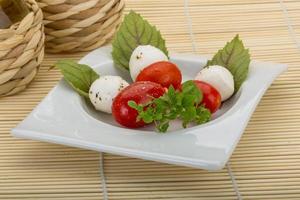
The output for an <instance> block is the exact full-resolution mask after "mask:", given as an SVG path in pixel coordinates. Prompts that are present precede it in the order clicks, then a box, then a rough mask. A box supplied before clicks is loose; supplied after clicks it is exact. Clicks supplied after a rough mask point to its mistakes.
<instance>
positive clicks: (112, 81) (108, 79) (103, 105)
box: [89, 76, 129, 113]
mask: <svg viewBox="0 0 300 200" xmlns="http://www.w3.org/2000/svg"><path fill="white" fill-rule="evenodd" d="M128 85H129V84H128V83H127V82H126V81H125V80H123V79H122V78H121V77H120V76H101V77H100V78H98V79H97V80H95V81H94V82H93V84H92V85H91V87H90V90H89V97H90V101H91V102H92V104H93V105H94V107H95V109H96V110H99V111H103V112H106V113H112V109H111V107H112V103H113V100H114V98H115V97H116V96H117V95H118V93H119V92H120V91H121V90H123V89H124V88H126V87H127V86H128Z"/></svg>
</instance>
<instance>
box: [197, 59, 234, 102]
mask: <svg viewBox="0 0 300 200" xmlns="http://www.w3.org/2000/svg"><path fill="white" fill-rule="evenodd" d="M195 79H196V80H199V81H203V82H206V83H208V84H210V85H212V86H213V87H214V88H216V89H217V90H218V91H219V93H220V95H221V100H222V101H225V100H227V99H228V98H229V97H231V96H232V94H233V93H234V80H233V76H232V74H231V72H230V71H229V70H228V69H226V68H225V67H222V66H219V65H213V66H208V67H205V68H204V69H202V70H201V71H200V72H199V73H198V74H197V76H196V78H195Z"/></svg>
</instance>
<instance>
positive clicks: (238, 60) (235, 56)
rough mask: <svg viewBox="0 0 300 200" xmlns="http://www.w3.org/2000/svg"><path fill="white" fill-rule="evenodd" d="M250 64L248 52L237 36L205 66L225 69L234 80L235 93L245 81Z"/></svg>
mask: <svg viewBox="0 0 300 200" xmlns="http://www.w3.org/2000/svg"><path fill="white" fill-rule="evenodd" d="M249 64H250V54H249V50H248V49H245V47H244V44H243V42H242V40H240V39H239V35H236V36H235V37H234V38H233V40H231V41H230V42H228V43H227V44H226V45H225V47H224V48H223V49H221V50H219V51H218V53H217V54H216V55H215V56H214V57H213V58H212V60H209V61H208V62H207V65H206V66H211V65H221V66H223V67H226V68H227V69H228V70H229V71H230V72H231V73H232V75H233V78H234V91H235V92H237V91H238V90H239V88H240V87H241V85H242V84H243V82H244V81H245V80H246V78H247V75H248V70H249Z"/></svg>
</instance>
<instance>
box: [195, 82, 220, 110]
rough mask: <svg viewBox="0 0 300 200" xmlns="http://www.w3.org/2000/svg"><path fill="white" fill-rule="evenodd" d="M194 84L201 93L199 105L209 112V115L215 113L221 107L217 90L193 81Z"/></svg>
mask: <svg viewBox="0 0 300 200" xmlns="http://www.w3.org/2000/svg"><path fill="white" fill-rule="evenodd" d="M194 83H195V84H196V86H197V87H198V88H199V90H201V91H202V94H203V100H202V102H201V104H202V105H204V107H206V108H207V109H208V110H210V112H211V113H214V112H216V111H217V110H218V109H219V108H220V106H221V95H220V93H219V92H218V90H216V89H215V88H214V87H213V86H211V85H210V84H208V83H205V82H203V81H197V80H194Z"/></svg>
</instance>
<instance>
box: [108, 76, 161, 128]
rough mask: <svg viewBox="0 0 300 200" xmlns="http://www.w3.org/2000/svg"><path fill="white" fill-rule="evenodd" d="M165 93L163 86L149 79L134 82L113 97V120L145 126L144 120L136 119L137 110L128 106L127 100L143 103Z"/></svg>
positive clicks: (132, 126)
mask: <svg viewBox="0 0 300 200" xmlns="http://www.w3.org/2000/svg"><path fill="white" fill-rule="evenodd" d="M164 93H165V88H164V87H162V86H161V85H160V84H158V83H153V82H150V81H140V82H135V83H133V84H131V85H129V86H128V87H126V88H125V89H123V90H122V91H121V92H120V93H119V94H118V95H117V96H116V98H115V99H114V102H113V104H112V114H113V116H114V118H115V120H116V121H117V122H118V123H119V124H121V125H123V126H126V127H129V128H138V127H142V126H145V123H144V121H142V120H140V121H137V116H138V112H137V111H136V110H135V109H133V108H131V107H129V106H128V101H131V100H132V101H135V102H136V103H137V104H145V103H147V102H148V101H149V100H150V99H151V98H153V97H154V98H158V97H160V96H162V95H163V94H164Z"/></svg>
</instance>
